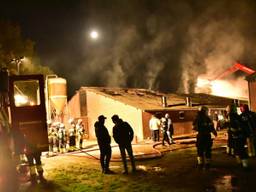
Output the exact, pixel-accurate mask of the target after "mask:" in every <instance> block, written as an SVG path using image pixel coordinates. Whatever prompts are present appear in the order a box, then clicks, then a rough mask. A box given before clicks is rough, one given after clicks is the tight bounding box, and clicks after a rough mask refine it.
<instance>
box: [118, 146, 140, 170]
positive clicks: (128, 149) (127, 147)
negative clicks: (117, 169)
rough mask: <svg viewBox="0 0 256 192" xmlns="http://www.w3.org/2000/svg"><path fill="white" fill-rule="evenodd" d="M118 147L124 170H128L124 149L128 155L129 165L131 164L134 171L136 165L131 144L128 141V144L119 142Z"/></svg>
mask: <svg viewBox="0 0 256 192" xmlns="http://www.w3.org/2000/svg"><path fill="white" fill-rule="evenodd" d="M119 149H120V153H121V157H122V161H123V165H124V171H125V172H128V167H127V162H126V153H125V150H126V151H127V153H128V155H129V158H130V161H131V165H132V170H133V171H135V170H136V166H135V161H134V157H133V151H132V145H131V144H130V143H129V144H119Z"/></svg>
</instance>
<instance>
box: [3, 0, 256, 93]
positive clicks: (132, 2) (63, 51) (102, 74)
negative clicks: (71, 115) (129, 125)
mask: <svg viewBox="0 0 256 192" xmlns="http://www.w3.org/2000/svg"><path fill="white" fill-rule="evenodd" d="M0 17H1V18H3V19H8V20H10V21H12V22H15V23H18V24H19V25H20V26H21V29H22V32H23V35H24V37H26V38H30V39H31V40H33V41H34V42H35V43H36V51H37V52H38V55H39V57H40V58H41V64H42V65H47V66H49V67H50V68H51V69H52V70H54V72H55V73H56V74H58V75H59V76H61V77H64V78H67V80H68V86H69V95H73V94H74V91H75V90H77V89H79V88H80V87H81V86H112V87H138V88H147V89H153V90H160V91H164V92H175V91H178V92H186V93H188V92H193V91H194V86H195V80H196V78H197V76H198V75H202V74H205V75H206V76H207V77H209V78H211V77H214V76H216V74H219V73H221V72H223V70H224V69H226V68H228V67H230V66H231V65H232V64H234V62H235V61H237V60H239V61H240V62H242V63H244V64H246V65H247V66H249V67H252V68H254V69H256V62H255V61H256V51H255V50H256V27H255V20H256V1H254V0H237V1H234V0H233V1H231V0H197V1H196V0H176V1H175V0H161V1H159V0H101V1H100V0H69V1H68V0H33V1H32V0H20V1H12V0H8V1H5V0H2V1H1V7H0ZM91 29H97V30H98V31H99V35H100V38H99V39H97V41H93V40H92V39H90V38H89V31H90V30H91Z"/></svg>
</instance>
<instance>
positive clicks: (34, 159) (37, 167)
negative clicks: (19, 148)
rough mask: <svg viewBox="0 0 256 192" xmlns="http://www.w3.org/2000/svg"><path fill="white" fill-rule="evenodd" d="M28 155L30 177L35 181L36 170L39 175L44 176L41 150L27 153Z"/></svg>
mask: <svg viewBox="0 0 256 192" xmlns="http://www.w3.org/2000/svg"><path fill="white" fill-rule="evenodd" d="M26 157H27V159H28V165H29V169H30V177H31V182H35V180H36V178H35V177H36V171H37V173H38V174H39V177H40V178H42V177H43V168H42V162H41V152H33V153H29V154H26Z"/></svg>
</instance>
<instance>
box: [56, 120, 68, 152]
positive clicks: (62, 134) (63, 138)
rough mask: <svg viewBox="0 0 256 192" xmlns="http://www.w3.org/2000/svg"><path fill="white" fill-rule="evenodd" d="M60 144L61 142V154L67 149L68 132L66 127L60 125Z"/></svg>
mask: <svg viewBox="0 0 256 192" xmlns="http://www.w3.org/2000/svg"><path fill="white" fill-rule="evenodd" d="M58 142H59V146H58V147H59V152H60V153H64V152H65V149H66V147H65V146H66V130H65V125H64V124H63V123H60V127H59V130H58Z"/></svg>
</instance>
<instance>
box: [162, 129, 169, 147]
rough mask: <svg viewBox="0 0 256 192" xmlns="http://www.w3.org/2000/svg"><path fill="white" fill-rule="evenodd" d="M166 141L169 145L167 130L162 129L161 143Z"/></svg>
mask: <svg viewBox="0 0 256 192" xmlns="http://www.w3.org/2000/svg"><path fill="white" fill-rule="evenodd" d="M165 141H166V142H167V143H168V144H169V145H171V143H170V140H169V137H168V134H167V131H163V140H162V145H164V142H165Z"/></svg>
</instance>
